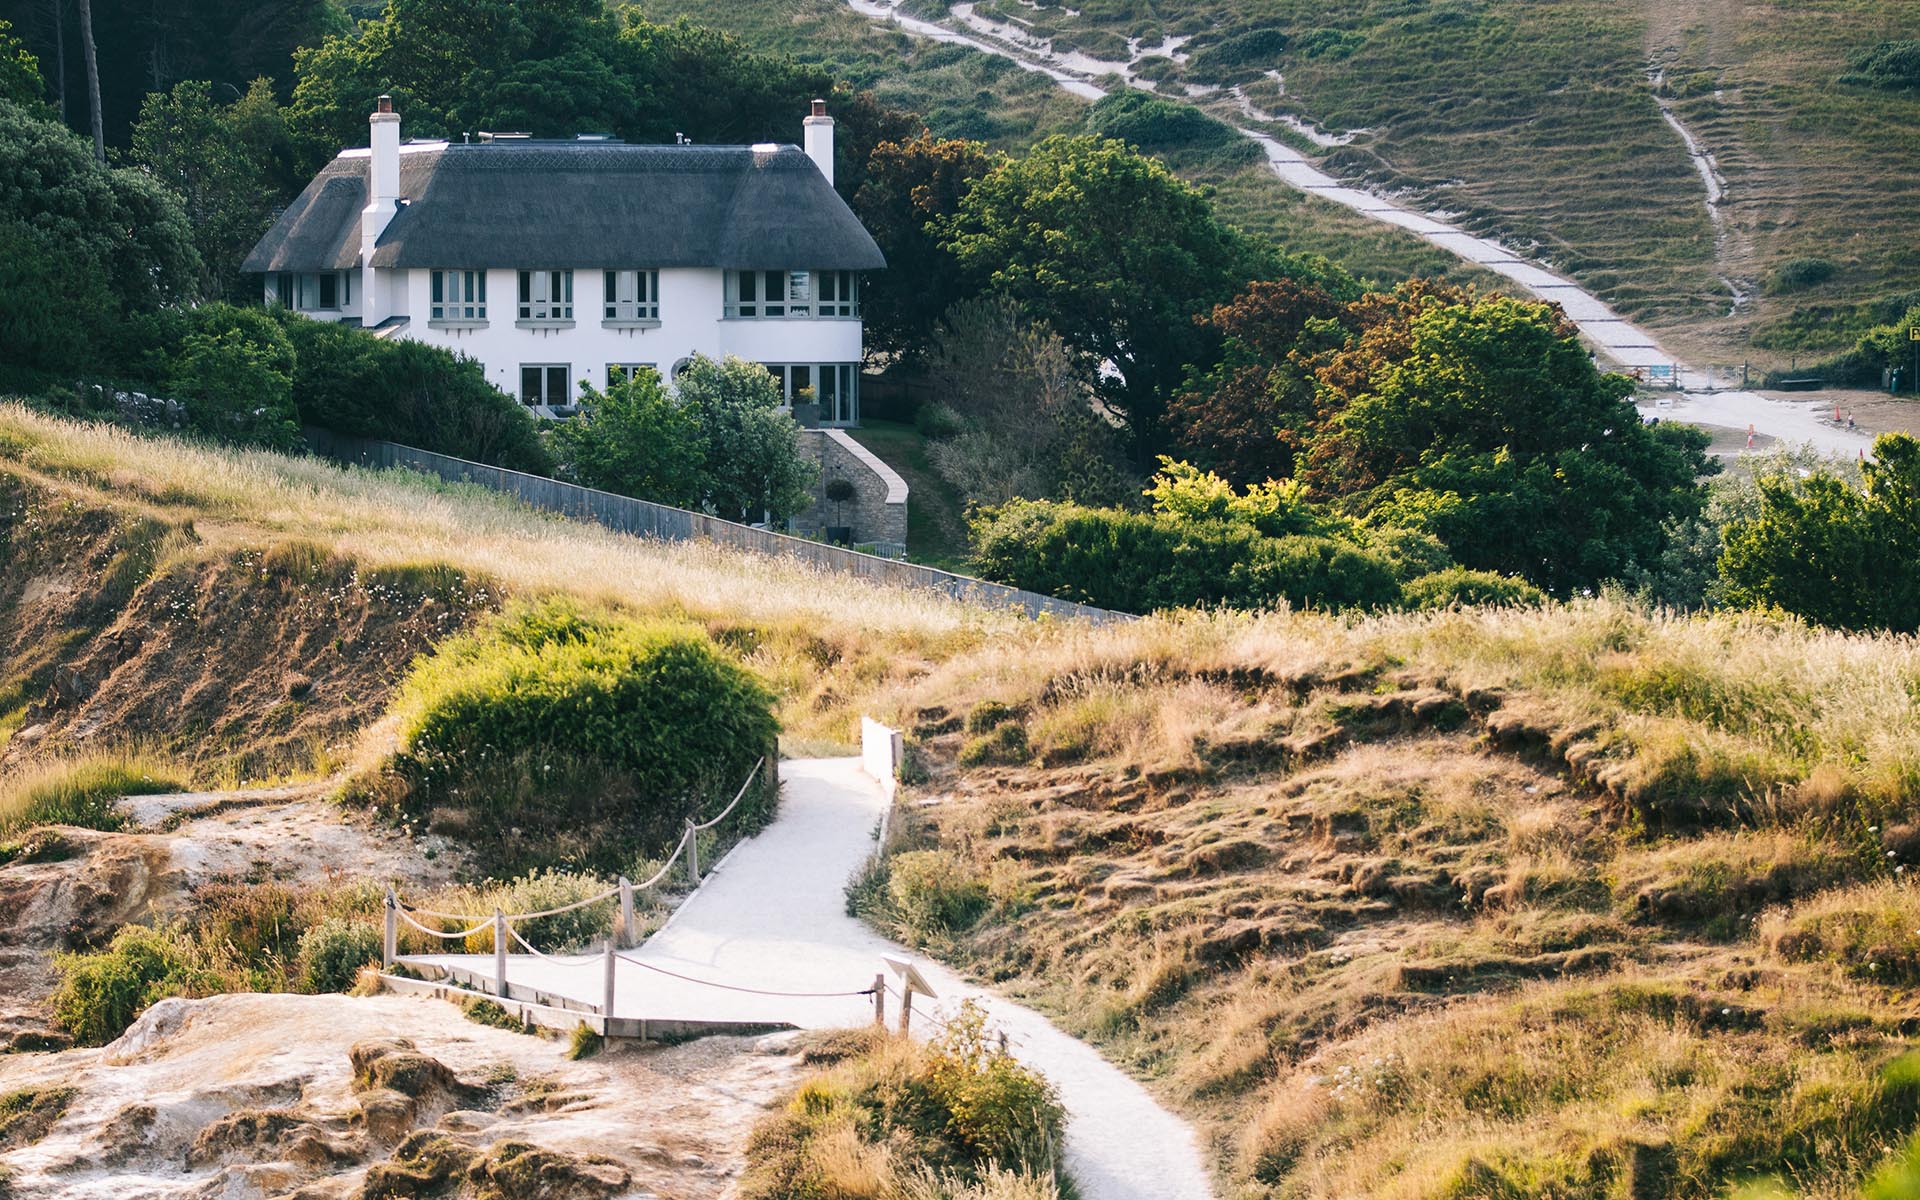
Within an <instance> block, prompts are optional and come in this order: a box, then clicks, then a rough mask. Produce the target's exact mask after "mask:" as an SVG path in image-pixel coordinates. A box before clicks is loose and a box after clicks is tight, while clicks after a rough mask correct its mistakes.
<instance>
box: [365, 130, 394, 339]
mask: <svg viewBox="0 0 1920 1200" xmlns="http://www.w3.org/2000/svg"><path fill="white" fill-rule="evenodd" d="M368 124H369V126H370V128H369V130H368V138H367V145H368V146H369V147H370V148H371V155H370V158H369V162H368V165H367V207H366V208H364V209H362V210H361V212H360V281H361V282H360V321H361V323H362V324H363V325H367V326H369V327H371V326H374V325H378V324H379V323H380V322H382V321H384V320H386V319H387V317H389V316H390V315H392V305H391V303H390V301H389V297H388V296H387V294H386V292H385V291H384V290H383V289H382V288H381V287H380V286H379V280H378V279H377V278H376V277H375V274H374V269H373V248H374V246H375V245H376V244H377V243H378V242H379V241H380V235H381V234H382V233H385V232H386V229H387V224H388V222H390V221H392V220H393V214H394V213H395V212H397V211H398V209H399V198H400V114H398V113H396V112H394V111H393V97H392V96H381V97H380V99H379V101H378V102H377V103H376V104H375V107H374V110H373V115H372V116H371V117H369V118H368Z"/></svg>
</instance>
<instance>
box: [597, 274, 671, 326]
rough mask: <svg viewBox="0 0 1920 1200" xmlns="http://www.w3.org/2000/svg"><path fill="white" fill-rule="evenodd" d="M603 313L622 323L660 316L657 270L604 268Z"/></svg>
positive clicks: (615, 323)
mask: <svg viewBox="0 0 1920 1200" xmlns="http://www.w3.org/2000/svg"><path fill="white" fill-rule="evenodd" d="M606 276H607V279H606V284H607V290H606V297H607V299H606V317H605V320H606V321H607V322H608V323H609V324H614V325H623V324H632V323H638V322H641V321H658V320H659V319H660V272H658V271H608V272H607V273H606Z"/></svg>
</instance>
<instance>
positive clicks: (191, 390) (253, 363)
mask: <svg viewBox="0 0 1920 1200" xmlns="http://www.w3.org/2000/svg"><path fill="white" fill-rule="evenodd" d="M221 307H224V306H221ZM235 311H236V312H248V310H235ZM248 315H249V316H257V317H260V318H261V320H262V321H264V322H265V324H264V325H263V326H253V327H243V325H242V324H241V323H240V322H237V321H235V322H231V323H227V322H221V323H219V324H218V325H215V324H210V326H209V327H208V328H206V329H205V330H204V331H196V332H193V333H189V334H187V336H186V337H185V338H183V339H181V342H180V347H179V349H178V350H177V351H176V352H175V353H174V355H173V361H172V366H171V369H170V371H169V372H168V375H167V388H168V390H169V391H170V392H172V394H173V396H174V398H176V399H178V400H180V401H182V402H183V403H184V404H186V406H187V413H188V417H189V419H190V422H191V424H192V427H193V428H194V429H195V430H196V431H198V432H200V433H202V434H205V435H206V436H208V437H211V438H213V439H215V440H217V441H222V442H232V443H235V444H238V445H249V446H266V447H269V448H271V449H274V450H291V449H292V448H293V447H294V446H295V445H296V444H297V443H298V442H299V440H300V427H299V426H298V425H297V424H295V422H294V410H293V350H292V347H290V346H288V345H287V340H286V338H285V336H283V335H282V334H281V333H280V331H279V330H278V328H276V327H275V326H274V324H273V322H272V319H271V318H268V317H266V316H265V314H263V313H257V312H248ZM222 325H224V327H221V326H222ZM263 333H264V334H269V335H270V337H269V338H262V337H261V335H262V334H263Z"/></svg>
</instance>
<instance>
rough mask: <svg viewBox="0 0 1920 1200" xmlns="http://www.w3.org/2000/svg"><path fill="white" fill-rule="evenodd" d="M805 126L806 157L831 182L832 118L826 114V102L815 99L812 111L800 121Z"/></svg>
mask: <svg viewBox="0 0 1920 1200" xmlns="http://www.w3.org/2000/svg"><path fill="white" fill-rule="evenodd" d="M802 124H803V125H804V126H805V141H804V144H805V148H806V151H807V157H808V158H810V159H812V160H813V165H814V166H816V167H819V168H820V173H821V174H822V175H825V176H826V177H827V182H828V183H832V182H833V118H832V117H830V116H828V115H827V102H826V101H825V100H815V101H814V102H813V112H812V114H811V115H809V116H808V117H807V119H806V120H805V121H804V122H802Z"/></svg>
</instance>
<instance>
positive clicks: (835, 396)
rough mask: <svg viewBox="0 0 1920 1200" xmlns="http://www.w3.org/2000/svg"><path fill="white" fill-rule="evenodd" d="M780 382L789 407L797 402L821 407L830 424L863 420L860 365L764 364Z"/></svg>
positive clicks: (821, 416) (849, 423) (826, 421)
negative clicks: (861, 415) (861, 413)
mask: <svg viewBox="0 0 1920 1200" xmlns="http://www.w3.org/2000/svg"><path fill="white" fill-rule="evenodd" d="M761 365H763V366H765V367H766V368H767V370H768V371H769V372H771V373H772V375H773V377H774V378H775V379H777V380H779V381H780V394H781V395H782V396H783V397H785V399H786V402H787V403H788V404H793V403H794V402H795V401H796V400H797V401H799V402H800V403H803V404H805V403H812V404H818V405H819V406H820V420H821V422H822V423H824V424H827V425H855V424H858V423H859V421H860V364H859V363H763V364H761Z"/></svg>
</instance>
